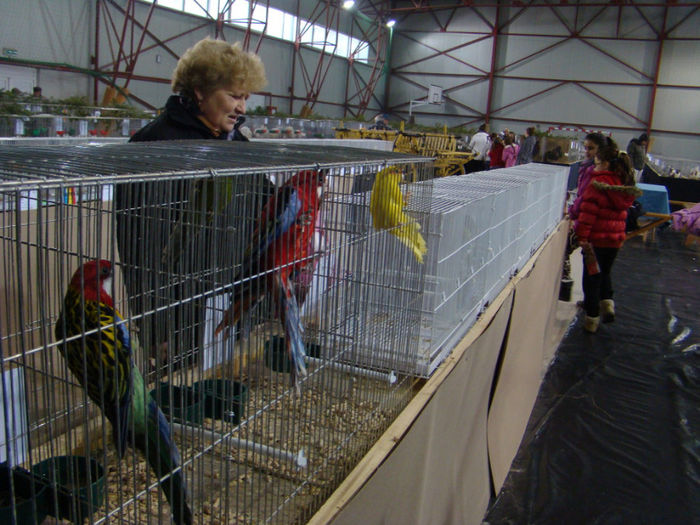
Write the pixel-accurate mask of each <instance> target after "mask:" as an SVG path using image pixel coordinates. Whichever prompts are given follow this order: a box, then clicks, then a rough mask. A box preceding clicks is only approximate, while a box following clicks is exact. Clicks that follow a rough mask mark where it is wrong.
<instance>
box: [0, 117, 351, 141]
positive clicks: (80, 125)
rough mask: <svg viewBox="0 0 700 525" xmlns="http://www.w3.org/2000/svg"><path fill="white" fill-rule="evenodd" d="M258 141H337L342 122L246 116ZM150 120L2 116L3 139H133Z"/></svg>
mask: <svg viewBox="0 0 700 525" xmlns="http://www.w3.org/2000/svg"><path fill="white" fill-rule="evenodd" d="M245 118H246V121H245V123H244V124H243V125H244V126H247V127H248V129H250V132H251V134H252V136H253V137H255V138H334V137H335V129H336V128H337V127H338V126H339V125H340V122H341V121H339V120H330V119H302V118H292V117H275V116H260V115H246V117H245ZM150 121H151V119H148V118H122V117H100V116H91V117H72V116H63V115H50V114H42V115H31V116H24V115H9V116H2V115H0V137H96V138H100V137H131V136H132V135H133V134H134V133H136V132H137V131H138V130H139V129H141V128H142V127H144V126H145V125H146V124H148V122H150Z"/></svg>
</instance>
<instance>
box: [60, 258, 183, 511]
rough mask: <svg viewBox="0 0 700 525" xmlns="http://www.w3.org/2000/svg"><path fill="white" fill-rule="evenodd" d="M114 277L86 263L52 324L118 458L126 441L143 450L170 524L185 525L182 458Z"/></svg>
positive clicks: (105, 265) (99, 264)
mask: <svg viewBox="0 0 700 525" xmlns="http://www.w3.org/2000/svg"><path fill="white" fill-rule="evenodd" d="M112 277H113V274H112V265H111V264H110V262H109V261H105V260H99V261H97V260H94V261H90V262H87V263H85V264H84V265H83V266H82V267H81V268H78V270H77V271H76V272H75V273H74V274H73V278H72V279H71V281H70V284H69V286H68V291H67V292H66V295H65V298H64V302H63V310H62V312H61V315H60V316H59V318H58V321H57V322H56V330H55V332H56V338H57V339H58V341H59V342H60V345H59V350H60V352H61V354H62V355H63V357H64V358H65V360H66V362H67V363H68V368H70V370H71V372H73V374H74V375H75V376H76V377H77V378H78V381H79V382H80V384H81V385H82V386H83V388H85V389H86V390H87V393H88V395H89V396H90V399H92V400H93V401H94V402H95V403H96V404H97V405H98V406H99V407H100V408H101V409H102V412H103V413H104V414H105V416H106V418H107V419H108V420H109V422H110V423H111V424H112V431H113V436H114V442H115V444H116V447H117V453H118V455H119V457H120V458H121V457H122V455H123V454H124V451H125V449H126V445H127V442H129V443H130V444H131V445H132V446H134V447H135V448H138V449H139V450H141V451H142V452H143V453H144V454H145V456H146V458H147V459H148V463H149V464H150V465H151V468H153V470H154V471H155V473H156V475H157V476H158V478H159V479H160V478H163V477H164V476H165V479H163V480H162V481H161V482H160V485H161V489H162V490H163V492H164V493H165V496H166V498H167V499H168V502H169V503H170V507H171V511H172V514H173V520H174V522H175V523H176V524H178V525H181V524H183V525H189V524H191V523H192V511H191V510H190V508H189V506H188V504H187V489H186V486H185V479H184V476H183V472H182V470H181V469H178V467H179V466H180V453H179V451H178V449H177V446H176V445H175V443H174V442H173V440H172V435H171V431H170V425H169V424H168V421H167V419H166V418H165V415H164V414H163V412H162V411H161V410H160V408H159V407H158V405H157V404H156V402H155V400H154V399H153V398H152V397H151V396H150V394H148V392H147V391H146V385H145V384H144V380H143V376H142V375H141V372H140V371H139V369H138V368H136V366H134V361H133V359H132V355H131V344H130V340H129V331H128V330H127V328H126V325H125V324H124V321H123V319H122V317H121V315H120V314H119V312H118V311H117V310H116V309H115V307H114V302H113V301H112V297H111V295H110V294H111V289H112ZM176 469H177V470H176ZM175 470H176V471H175ZM174 471H175V472H174Z"/></svg>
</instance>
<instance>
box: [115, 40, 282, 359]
mask: <svg viewBox="0 0 700 525" xmlns="http://www.w3.org/2000/svg"><path fill="white" fill-rule="evenodd" d="M265 84H266V79H265V68H264V67H263V63H262V61H261V60H260V58H259V57H258V56H256V55H254V54H252V53H248V52H246V51H243V49H241V46H240V45H239V44H238V43H236V44H229V43H228V42H224V41H221V40H212V39H209V38H205V39H204V40H200V41H199V42H197V43H196V44H195V45H194V46H192V47H191V48H190V49H188V50H187V51H186V52H185V53H184V54H183V55H182V57H181V58H180V60H179V61H178V63H177V66H176V67H175V71H174V72H173V76H172V83H171V86H172V90H173V92H174V93H175V94H174V95H171V96H170V97H169V98H168V101H167V103H166V105H165V109H164V111H163V112H162V113H161V114H160V115H159V116H158V117H157V118H156V119H154V120H153V121H152V122H150V123H149V124H148V125H146V126H144V127H143V128H141V129H140V130H139V131H138V132H136V134H134V136H133V137H132V138H131V140H130V142H146V141H161V140H227V139H231V140H235V141H247V140H248V139H247V138H246V136H245V135H243V134H242V133H241V132H240V131H239V127H240V125H241V124H242V123H243V121H244V120H245V119H244V118H243V114H244V113H245V110H246V100H247V99H248V97H249V96H250V94H251V93H252V92H254V91H259V90H260V89H262V88H263V87H264V86H265ZM184 147H185V146H183V148H184ZM195 147H196V146H194V145H193V148H192V149H193V150H194V149H195ZM232 151H234V150H232ZM251 177H253V178H254V180H250V181H247V182H246V183H247V184H248V187H255V188H256V191H257V194H253V193H251V195H250V196H249V197H246V198H249V199H250V202H247V201H246V202H247V204H246V205H245V206H246V207H245V209H247V210H251V211H249V213H251V214H253V216H257V213H256V211H255V206H262V203H261V199H260V195H262V194H268V195H269V194H271V193H272V192H273V191H274V186H273V185H272V184H271V183H270V182H269V181H268V180H267V179H265V177H264V175H259V176H258V175H255V176H251ZM195 188H196V187H195V185H194V184H193V183H192V181H191V180H177V177H175V178H174V179H173V180H168V181H158V182H149V183H134V184H118V185H117V188H116V201H117V210H118V215H117V242H118V246H119V252H120V257H121V260H122V262H123V263H124V272H125V278H126V285H127V290H128V291H129V295H130V296H131V297H133V298H134V299H132V301H131V303H130V308H131V312H132V314H134V315H137V314H144V315H143V318H142V319H141V320H140V321H139V322H137V324H139V328H140V329H141V331H142V334H144V335H143V336H142V343H144V344H145V346H146V347H148V348H149V349H150V354H151V357H155V356H157V355H161V353H163V352H165V351H173V352H176V353H177V352H179V351H182V350H183V349H184V348H189V350H192V349H193V347H192V345H191V340H192V338H193V337H197V338H198V341H201V337H202V335H201V333H198V334H195V335H192V334H191V333H186V332H185V329H181V330H179V331H178V332H177V334H176V335H173V336H172V337H173V338H175V340H169V338H170V337H171V335H172V334H168V333H166V329H165V328H164V327H166V326H167V325H168V322H169V321H168V319H169V318H170V317H172V318H173V319H181V320H182V319H187V322H185V323H184V324H187V325H188V326H189V324H191V325H192V326H195V328H192V329H191V330H192V333H195V332H198V331H200V329H199V328H198V327H199V326H203V320H202V319H199V318H197V319H194V316H195V315H199V314H198V313H197V314H194V313H188V310H187V309H188V308H190V306H187V307H169V308H167V309H165V308H163V306H165V305H171V304H173V303H175V302H177V301H179V300H181V299H183V297H184V296H185V295H184V294H185V293H186V292H185V291H184V290H185V287H176V286H171V287H170V288H168V289H167V290H165V286H164V284H163V281H162V276H163V275H166V274H167V272H169V271H171V270H170V269H169V265H171V264H172V262H170V261H163V253H164V249H165V247H166V246H167V243H168V239H170V238H171V236H172V235H173V233H174V232H175V231H176V229H175V228H176V224H177V222H178V220H179V217H180V213H181V211H182V210H183V209H184V207H185V206H186V205H183V203H184V202H187V201H189V202H195V201H194V200H192V199H193V197H192V196H193V195H194V194H195ZM262 202H264V201H262ZM134 210H138V212H135V211H134ZM234 217H236V215H235V214H231V215H230V216H229V220H234ZM229 227H230V229H227V230H226V231H237V230H239V229H240V224H230V225H227V228H229ZM222 229H223V228H222ZM231 235H233V234H231ZM207 239H211V238H207ZM227 239H228V240H229V241H230V242H231V244H235V242H234V241H231V237H229V238H227ZM206 242H209V241H206ZM211 242H218V241H211ZM188 249H192V248H191V247H190V248H188ZM223 252H225V250H212V251H211V252H205V253H204V254H202V255H200V254H198V255H197V264H199V265H200V267H197V268H192V267H189V266H187V264H192V263H191V261H190V260H189V259H187V258H185V257H182V260H186V262H184V263H182V264H183V266H182V268H180V269H179V270H178V271H181V272H183V273H194V272H195V271H199V272H201V271H202V268H207V272H208V271H209V270H210V269H211V268H218V267H219V265H220V264H231V261H224V262H223V263H222V262H221V261H220V260H216V259H215V258H214V256H213V255H212V254H213V253H223ZM192 259H193V260H194V258H192ZM187 261H190V262H187ZM207 274H208V273H207ZM188 286H190V284H188ZM196 286H199V284H198V283H195V282H194V281H192V283H191V289H196ZM156 289H158V290H159V294H157V295H158V297H157V298H156V297H153V295H154V294H153V290H156ZM161 290H163V291H161ZM187 293H190V292H187ZM190 304H191V303H190ZM159 309H160V311H157V310H159ZM197 311H198V312H200V311H204V309H203V308H200V307H199V305H198V306H197ZM148 312H155V313H153V314H152V315H148V314H147V313H148ZM187 316H190V317H187ZM137 317H138V315H137ZM188 329H189V328H188ZM146 334H147V335H146ZM168 349H169V350H168Z"/></svg>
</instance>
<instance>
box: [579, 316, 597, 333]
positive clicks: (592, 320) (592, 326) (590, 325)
mask: <svg viewBox="0 0 700 525" xmlns="http://www.w3.org/2000/svg"><path fill="white" fill-rule="evenodd" d="M599 324H600V317H588V316H586V318H585V319H584V321H583V329H584V330H585V331H586V332H589V333H591V334H594V333H596V332H597V331H598V325H599Z"/></svg>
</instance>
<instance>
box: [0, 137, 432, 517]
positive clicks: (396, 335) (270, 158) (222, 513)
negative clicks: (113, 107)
mask: <svg viewBox="0 0 700 525" xmlns="http://www.w3.org/2000/svg"><path fill="white" fill-rule="evenodd" d="M387 166H396V167H397V168H398V169H399V170H402V171H404V172H405V173H407V174H408V173H410V174H411V177H415V178H416V179H417V180H425V182H424V183H423V184H420V185H419V184H415V183H413V184H412V185H411V189H410V192H411V195H410V199H409V206H408V208H409V209H408V214H409V215H410V217H411V220H412V221H417V222H418V223H419V224H420V225H421V227H422V230H423V231H424V232H427V231H430V225H429V219H430V216H429V214H428V210H430V201H431V192H432V185H431V184H430V182H429V181H428V179H429V178H430V176H431V174H432V164H431V162H430V160H429V159H425V158H421V157H412V156H409V155H401V154H395V153H384V152H378V151H370V150H361V149H354V148H338V147H319V146H301V145H294V146H284V145H271V144H261V143H235V142H215V141H208V142H195V141H190V142H186V143H177V142H159V143H148V144H144V143H140V144H107V145H67V146H62V147H61V146H36V145H34V146H33V145H14V146H9V147H0V232H1V235H0V238H1V239H2V252H1V254H2V255H1V256H0V272H2V273H1V275H2V281H1V282H2V284H0V294H2V302H3V309H2V313H1V314H0V355H1V356H2V358H1V360H0V373H1V374H2V375H1V378H2V390H0V395H1V396H2V401H3V403H2V405H0V406H2V408H3V417H2V418H1V419H0V430H2V432H0V440H1V441H2V443H1V446H0V454H1V455H2V456H1V457H0V461H2V462H4V469H5V470H2V469H0V484H2V486H1V487H0V491H5V493H6V494H7V498H6V499H5V500H4V501H9V502H10V505H9V508H10V512H12V513H14V515H15V516H16V517H17V518H18V519H19V517H20V515H21V516H24V517H23V518H22V519H26V520H28V521H24V522H26V523H40V522H41V521H42V517H43V516H45V515H47V514H48V515H53V516H57V517H59V518H64V519H70V520H72V521H74V522H76V523H77V522H80V523H82V522H89V523H115V522H116V523H129V524H135V523H168V522H170V520H171V518H172V516H177V518H176V520H177V521H180V522H183V523H186V522H188V521H189V519H188V517H187V512H186V511H185V506H184V504H182V503H181V502H182V500H183V498H181V497H179V496H181V495H182V494H183V493H180V492H178V490H177V488H173V487H174V486H175V483H176V482H175V480H178V479H180V478H184V482H185V484H186V486H187V495H186V496H184V500H185V502H186V505H187V506H188V508H190V509H191V512H192V514H193V522H194V523H263V522H275V523H302V522H305V521H306V520H307V519H308V518H309V517H310V516H311V515H312V513H313V512H314V511H315V510H316V509H317V508H318V507H320V505H321V504H322V503H323V501H324V500H325V498H327V496H328V495H329V494H330V493H331V492H332V491H333V490H334V489H335V487H336V486H337V484H338V483H339V482H340V481H341V480H342V479H343V478H344V476H345V475H346V474H347V472H349V470H350V469H351V468H352V467H353V466H354V465H355V464H356V463H357V461H358V460H359V459H360V458H361V457H362V455H363V454H364V453H365V452H366V451H367V450H368V449H369V447H370V446H371V445H372V444H373V442H374V441H375V440H376V438H377V437H378V436H379V435H380V434H381V433H382V432H383V431H384V430H385V429H386V428H387V427H388V425H389V423H390V422H391V420H392V419H393V418H394V417H395V416H396V414H398V412H399V411H400V410H402V408H403V407H404V406H405V405H406V403H407V402H408V401H409V399H410V398H411V396H412V390H413V385H414V381H415V376H414V374H412V373H410V372H411V370H414V369H416V368H417V365H416V360H417V359H418V358H417V355H416V352H415V348H414V346H415V341H417V340H418V337H419V331H420V326H419V325H418V324H416V323H415V320H416V319H417V318H418V316H419V315H420V312H421V308H422V301H423V296H422V290H423V287H424V280H425V268H426V267H427V266H426V265H425V264H419V263H418V262H417V261H416V260H415V257H414V256H413V254H412V253H411V251H410V250H409V249H407V248H406V247H405V246H404V245H403V244H402V243H400V242H399V241H398V240H397V239H396V238H395V237H394V236H392V235H389V233H387V231H379V230H376V229H374V228H371V227H369V225H368V222H367V221H368V220H369V219H368V211H367V210H368V202H367V201H366V200H362V199H366V196H367V195H368V192H369V191H370V190H371V189H372V187H373V184H374V179H375V177H376V174H377V173H378V172H379V171H380V170H382V169H384V168H386V167H387ZM300 173H314V174H318V173H321V174H322V176H320V177H318V178H315V179H314V180H317V181H320V184H322V193H323V194H322V196H321V198H320V200H318V201H316V200H314V198H315V197H312V193H313V192H311V193H308V194H306V193H305V194H304V195H305V196H306V197H307V198H308V199H310V200H307V201H304V204H302V209H301V211H299V210H296V208H295V210H296V211H299V214H298V215H296V216H294V220H293V221H292V224H293V225H294V227H298V228H299V230H298V231H299V232H302V231H303V235H302V234H301V233H299V235H298V236H297V237H292V240H299V239H302V240H303V242H297V243H296V244H294V246H292V245H291V244H289V245H283V246H280V247H279V249H280V250H283V249H284V250H288V252H285V254H286V256H287V258H286V259H285V260H280V259H278V258H275V257H263V256H261V255H260V254H261V252H263V251H265V249H266V247H269V246H271V244H270V243H269V242H263V241H261V238H262V234H261V231H260V228H258V227H260V226H261V225H264V224H266V222H265V221H266V220H267V224H269V223H270V222H271V221H272V219H270V214H280V215H283V214H282V210H286V209H288V208H289V203H290V202H291V197H290V194H291V193H292V192H293V191H297V192H301V191H302V190H301V189H300V187H301V182H300V181H302V180H306V179H301V178H298V177H299V176H298V175H297V174H300ZM314 176H315V175H314ZM309 180H310V179H309ZM316 189H318V188H316ZM318 193H319V191H317V192H316V195H318ZM298 195H300V193H297V196H298ZM360 200H362V204H361V206H356V205H355V204H357V202H359V201H360ZM295 202H296V201H295ZM271 203H275V204H271ZM309 203H311V204H309ZM304 206H306V208H304ZM296 211H295V213H296ZM263 217H265V218H266V219H263ZM285 217H286V216H285ZM280 222H283V218H282V219H281V220H280ZM256 228H258V229H256ZM269 251H270V250H268V253H269ZM97 259H102V260H106V261H108V264H107V263H100V264H101V265H98V266H93V268H97V270H96V273H93V274H90V273H89V267H90V261H94V260H97ZM110 267H111V273H110ZM79 268H82V271H81V270H78V269H79ZM105 268H106V270H105ZM103 270H104V273H103ZM76 271H77V273H76ZM73 275H75V276H76V277H74V278H73V279H71V276H73ZM404 275H405V278H404ZM107 277H111V287H110V286H107V283H108V282H109V281H108V280H107V281H104V283H105V285H104V286H105V290H106V291H107V292H108V293H109V292H110V290H111V296H112V297H113V301H114V307H115V308H116V310H118V311H119V312H121V317H118V316H117V315H116V314H114V312H113V310H111V309H110V308H109V307H108V306H109V305H108V304H107V302H106V300H105V298H104V297H103V296H97V295H92V292H91V290H95V289H97V288H98V286H97V284H96V283H97V282H100V283H102V282H103V281H102V279H106V278H107ZM91 279H92V280H91ZM285 279H286V281H285ZM71 282H72V283H73V284H72V286H74V287H75V289H76V292H75V294H73V295H71V294H70V293H68V292H67V290H68V289H69V283H71ZM280 291H282V292H287V291H289V292H290V293H289V294H286V293H284V294H280V293H279V292H280ZM64 297H65V299H64ZM292 298H293V299H292ZM238 299H242V300H243V303H246V310H245V312H244V313H243V314H242V315H241V316H240V317H239V318H237V319H235V320H236V321H238V322H234V319H231V322H230V323H229V324H228V326H227V329H226V330H223V331H221V332H220V333H218V334H217V333H216V328H217V327H218V326H220V323H221V321H222V319H224V318H225V316H226V315H227V314H226V312H229V311H230V310H229V309H228V307H229V305H230V304H231V303H235V302H236V301H237V300H238ZM293 302H294V303H295V304H296V307H297V309H296V310H294V309H293V307H292V306H291V305H292V303H293ZM95 303H99V306H96V307H94V308H92V307H91V305H93V304H95ZM377 304H383V305H387V304H390V305H391V307H392V308H391V312H390V316H385V317H381V316H377V315H378V314H377V312H376V308H375V305H377ZM91 308H92V309H91ZM62 311H63V313H61V312H62ZM294 311H296V312H298V314H299V318H298V324H297V325H295V326H296V328H297V330H295V329H294V326H292V327H291V328H289V326H288V322H290V320H291V322H292V324H294V320H295V318H294V316H293V315H292V314H291V313H290V312H292V313H293V312H294ZM95 312H97V314H95ZM383 315H384V314H383ZM282 320H283V321H284V322H283V321H282ZM71 330H73V331H72V332H71ZM124 333H128V334H129V336H130V339H129V342H128V344H127V342H126V339H125V338H124V336H123V335H122V334H124ZM299 334H301V338H302V341H303V344H304V348H305V352H306V359H305V360H304V363H305V366H306V375H305V376H304V375H303V374H301V373H298V374H297V384H296V385H295V384H292V382H291V381H290V377H291V376H292V375H293V374H292V371H293V370H296V368H295V365H297V364H298V361H295V360H293V359H292V360H290V359H289V345H292V343H294V342H295V341H296V339H294V337H295V336H298V335H299ZM375 343H376V345H375V346H377V347H380V348H391V352H390V353H386V354H382V355H381V359H375V360H370V361H367V360H366V359H364V357H363V356H364V355H365V352H366V347H368V346H371V345H372V344H375ZM98 348H101V349H102V351H103V352H106V353H107V355H112V356H114V355H115V354H119V353H123V352H125V351H126V350H125V349H128V348H130V351H131V359H132V360H133V368H130V367H129V365H128V363H129V359H128V357H127V358H126V360H125V361H124V362H126V363H127V364H126V365H124V364H123V363H124V362H122V364H123V366H124V367H125V368H124V369H123V370H127V372H129V371H130V373H131V383H132V384H131V386H130V387H128V388H127V389H126V392H127V394H125V396H126V397H124V398H121V399H122V400H123V399H127V404H125V405H124V404H122V405H119V408H116V404H115V403H112V404H110V400H109V399H108V396H110V395H111V394H113V393H114V390H115V389H116V388H115V387H114V385H115V384H119V381H120V380H121V381H122V382H123V381H124V378H125V377H127V376H128V374H123V373H122V372H123V371H122V372H120V370H119V369H118V368H115V367H114V366H113V364H112V361H110V360H109V359H106V358H104V359H97V358H95V353H96V352H97V350H96V349H98ZM91 352H92V353H91ZM110 352H111V353H110ZM64 354H65V356H66V358H64V357H63V355H64ZM119 355H121V354H119ZM71 359H73V361H71ZM76 362H77V363H78V366H75V363H76ZM90 366H92V368H89V367H90ZM302 366H303V365H302ZM90 370H91V371H92V373H89V371H90ZM138 372H140V374H139V373H138ZM120 373H122V375H119V374H120ZM137 376H138V377H140V376H143V381H144V384H143V385H142V386H139V385H140V383H138V381H137V379H136V377H137ZM81 384H85V385H87V387H88V388H87V389H83V388H82V387H81ZM91 386H92V390H91V388H90V387H91ZM129 394H130V396H131V399H132V401H131V404H129V403H128V400H129ZM141 394H146V397H145V400H143V399H142V400H141V401H142V403H141V405H139V401H137V399H140V397H139V396H140V395H141ZM148 396H151V397H150V398H149V397H148ZM148 399H153V400H155V401H156V402H157V404H158V406H159V407H160V409H161V410H162V412H163V413H164V414H165V416H166V418H167V419H166V422H167V425H166V427H169V430H168V429H167V428H166V431H165V432H164V434H165V435H166V436H168V437H169V438H170V439H171V440H172V441H173V442H174V445H175V447H176V448H177V449H178V451H179V456H180V458H179V461H177V460H173V454H166V456H169V460H168V461H170V463H168V464H167V465H166V467H165V468H163V467H156V466H155V464H153V463H152V465H153V466H149V463H147V461H146V457H147V456H146V455H145V454H144V453H142V452H141V451H136V449H141V450H142V451H143V450H146V451H148V450H150V451H151V452H152V451H153V450H156V451H158V452H159V453H162V452H163V451H164V450H165V451H168V450H169V449H167V448H164V445H163V444H162V442H160V441H158V439H160V438H153V439H155V440H156V441H155V442H156V443H157V444H156V445H154V441H148V439H145V438H144V437H143V436H144V432H145V434H146V436H148V435H149V433H150V432H151V431H152V430H153V425H154V423H153V421H154V420H148V423H143V421H144V420H145V416H144V415H143V413H142V412H143V410H142V409H143V408H144V406H146V407H150V406H151V405H149V404H148V402H147V400H148ZM100 406H102V407H104V410H101V409H100ZM139 406H140V408H139ZM125 414H126V416H125ZM120 417H121V418H122V419H120ZM124 417H126V419H123V418H124ZM139 418H141V419H139ZM108 419H109V422H108ZM112 421H115V424H114V425H112ZM141 423H143V424H141ZM160 424H162V422H161V423H160ZM113 427H116V429H117V430H119V431H120V432H115V438H116V439H113V436H112V432H111V431H112V429H113ZM144 428H145V429H146V431H144ZM122 434H123V435H124V436H125V437H124V438H122V437H121V436H122ZM151 437H152V434H151ZM120 439H125V440H126V441H127V442H128V443H129V444H134V445H135V446H136V449H134V448H132V447H126V448H125V449H124V450H122V449H121V446H119V447H118V446H117V445H118V443H117V442H118V441H119V440H120ZM149 447H150V448H149ZM118 448H119V450H122V453H121V457H120V455H119V454H118V452H117V451H118ZM170 452H172V451H170ZM159 469H160V470H159ZM5 471H6V472H5ZM178 476H180V478H178ZM161 482H162V483H161ZM169 501H173V502H174V504H173V505H170V504H169V503H168V502H169ZM21 502H24V506H22V503H21ZM27 505H28V506H27ZM20 522H22V521H21V520H20V521H18V523H20Z"/></svg>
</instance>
